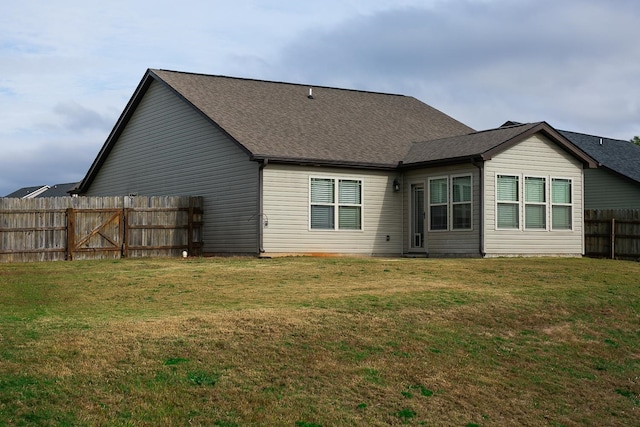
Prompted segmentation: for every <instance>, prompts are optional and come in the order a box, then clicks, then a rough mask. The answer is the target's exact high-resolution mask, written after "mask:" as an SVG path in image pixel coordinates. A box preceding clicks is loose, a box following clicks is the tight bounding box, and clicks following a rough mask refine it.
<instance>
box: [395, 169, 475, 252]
mask: <svg viewBox="0 0 640 427" xmlns="http://www.w3.org/2000/svg"><path fill="white" fill-rule="evenodd" d="M461 175H471V180H472V181H471V182H472V204H471V206H472V222H471V230H448V231H443V230H438V231H431V230H430V229H429V197H430V193H429V178H440V177H449V178H450V177H453V176H461ZM478 178H479V169H478V168H477V167H475V166H473V165H471V164H464V165H455V166H445V167H434V168H429V169H419V170H411V171H407V172H405V175H404V179H403V193H404V212H406V213H405V215H404V217H405V218H404V225H403V229H404V235H405V238H404V253H407V254H411V253H417V254H419V253H425V252H426V253H428V254H429V255H430V256H449V255H451V256H479V255H480V237H479V236H480V234H479V226H480V215H479V213H480V207H481V202H480V192H479V179H478ZM412 184H423V185H424V188H425V193H424V200H425V206H424V210H425V215H426V218H425V222H424V230H425V242H424V248H420V249H416V248H412V247H411V241H412V240H411V239H412V236H411V234H412V233H411V229H410V221H411V209H410V205H409V204H410V201H411V195H410V190H411V185H412ZM449 191H451V187H449ZM449 201H451V200H449ZM450 206H451V205H449V210H448V214H449V222H450V221H451V211H450V209H451V208H450Z"/></svg>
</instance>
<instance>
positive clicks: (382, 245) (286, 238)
mask: <svg viewBox="0 0 640 427" xmlns="http://www.w3.org/2000/svg"><path fill="white" fill-rule="evenodd" d="M396 176H397V174H395V173H389V172H379V171H360V170H354V169H340V168H322V167H303V166H292V165H278V164H273V163H270V164H269V165H268V166H267V167H266V168H265V169H264V170H263V183H264V184H263V188H264V190H263V191H264V193H263V200H264V209H263V213H264V215H263V220H264V221H265V223H266V224H267V225H266V226H265V227H264V230H263V233H264V234H263V235H264V237H263V247H264V250H265V255H277V254H280V255H281V254H355V255H377V256H383V255H393V256H399V255H401V253H402V202H401V201H402V194H401V193H394V192H393V189H392V182H393V179H394V178H395V177H396ZM311 177H322V178H335V179H341V178H343V179H344V178H346V179H358V180H361V181H362V209H363V222H362V230H310V227H309V209H310V204H309V203H310V202H309V182H310V178H311ZM387 236H389V240H387Z"/></svg>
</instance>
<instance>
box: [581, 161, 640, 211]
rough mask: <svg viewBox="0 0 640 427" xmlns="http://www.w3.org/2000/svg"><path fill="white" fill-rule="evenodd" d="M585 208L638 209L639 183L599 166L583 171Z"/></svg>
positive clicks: (639, 206)
mask: <svg viewBox="0 0 640 427" xmlns="http://www.w3.org/2000/svg"><path fill="white" fill-rule="evenodd" d="M584 189H585V190H584V207H585V209H640V183H633V182H631V181H629V180H627V179H624V178H621V177H619V176H617V175H615V174H613V173H612V172H610V171H608V170H606V169H603V168H599V169H587V170H585V171H584Z"/></svg>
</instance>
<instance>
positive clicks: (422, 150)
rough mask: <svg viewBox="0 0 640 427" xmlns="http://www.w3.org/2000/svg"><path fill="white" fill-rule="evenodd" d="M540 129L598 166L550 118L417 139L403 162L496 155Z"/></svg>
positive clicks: (590, 164)
mask: <svg viewBox="0 0 640 427" xmlns="http://www.w3.org/2000/svg"><path fill="white" fill-rule="evenodd" d="M536 133H542V134H544V135H545V136H547V137H548V138H549V139H551V140H552V141H554V142H555V143H556V144H558V145H559V146H560V148H562V149H563V150H565V151H566V152H568V153H569V154H571V155H572V156H574V157H576V158H577V159H578V160H580V161H581V162H582V163H583V164H584V165H586V166H588V167H596V162H595V160H594V159H593V158H591V157H590V156H588V155H587V154H586V153H585V152H583V151H582V150H580V149H578V148H576V147H575V146H574V145H573V144H571V142H570V141H568V140H567V139H566V138H565V137H564V136H563V135H561V134H560V133H559V132H558V131H556V130H555V129H554V128H553V127H551V126H550V125H549V124H547V123H546V122H538V123H524V124H522V123H518V124H515V123H510V122H508V123H507V124H505V125H503V126H502V127H499V128H497V129H490V130H486V131H481V132H473V133H470V134H467V135H460V136H454V137H450V138H443V139H437V140H430V141H423V142H417V143H414V144H412V146H411V149H410V150H409V153H408V154H407V155H406V156H405V158H404V161H403V165H404V166H406V167H411V166H413V167H417V166H426V165H435V164H445V163H446V164H450V163H459V162H467V161H474V160H478V161H483V160H490V159H491V158H492V157H493V156H494V155H496V154H498V153H501V152H502V151H504V150H506V149H508V148H510V147H512V146H514V145H515V144H517V143H519V142H521V141H523V140H525V139H526V138H529V137H530V136H532V135H534V134H536Z"/></svg>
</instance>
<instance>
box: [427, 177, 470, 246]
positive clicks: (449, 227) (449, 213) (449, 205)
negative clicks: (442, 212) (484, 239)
mask: <svg viewBox="0 0 640 427" xmlns="http://www.w3.org/2000/svg"><path fill="white" fill-rule="evenodd" d="M455 178H469V183H470V186H471V188H470V194H469V200H468V201H467V200H464V201H459V202H454V201H453V199H454V198H453V196H454V194H453V181H454V179H455ZM442 179H446V182H447V191H446V202H444V203H443V202H439V203H432V202H431V182H432V181H436V180H442ZM426 188H427V190H428V194H427V195H425V197H426V200H427V201H428V203H427V218H428V221H427V231H428V232H429V233H442V232H449V231H453V232H460V231H462V232H464V231H467V232H468V231H473V174H472V173H459V174H451V175H437V176H432V177H429V178H428V179H427V186H426ZM461 205H469V209H470V218H469V219H470V221H469V227H468V228H455V221H454V206H461ZM439 206H445V207H446V216H445V217H446V220H447V224H446V228H441V229H434V228H433V223H432V207H439Z"/></svg>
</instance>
